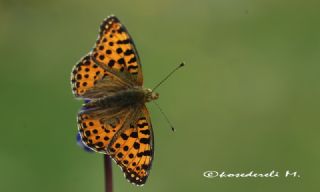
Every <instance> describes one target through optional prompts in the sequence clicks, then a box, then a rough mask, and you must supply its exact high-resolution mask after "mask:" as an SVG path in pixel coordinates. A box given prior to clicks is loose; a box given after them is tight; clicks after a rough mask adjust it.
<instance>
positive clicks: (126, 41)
mask: <svg viewBox="0 0 320 192" xmlns="http://www.w3.org/2000/svg"><path fill="white" fill-rule="evenodd" d="M91 55H92V58H93V60H95V61H96V62H97V63H98V64H99V65H100V66H101V67H103V68H104V69H107V70H108V71H110V72H112V73H114V74H115V75H116V76H118V77H120V78H122V79H123V80H124V81H126V82H128V83H129V84H132V85H140V86H141V85H142V84H143V77H142V70H141V65H140V60H139V56H138V52H137V50H136V48H135V45H134V43H133V40H132V38H131V37H130V35H129V33H128V31H127V29H126V28H125V27H124V25H122V24H121V23H120V21H119V19H118V18H116V17H115V16H110V17H108V18H107V19H106V20H104V22H103V23H102V24H101V26H100V35H99V37H98V39H97V42H96V45H95V47H94V48H93V51H92V53H91Z"/></svg>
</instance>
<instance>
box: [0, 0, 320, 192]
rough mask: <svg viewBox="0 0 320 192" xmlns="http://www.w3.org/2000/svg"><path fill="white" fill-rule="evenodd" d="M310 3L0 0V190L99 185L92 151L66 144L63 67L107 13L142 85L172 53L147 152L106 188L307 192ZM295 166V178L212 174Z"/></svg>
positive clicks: (313, 121) (315, 121)
mask: <svg viewBox="0 0 320 192" xmlns="http://www.w3.org/2000/svg"><path fill="white" fill-rule="evenodd" d="M319 7H320V2H319V1H316V0H314V1H312V0H306V1H302V0H301V1H295V0H268V1H267V0H265V1H254V0H240V1H239V0H215V1H213V0H198V1H185V0H174V1H173V0H157V1H155V0H135V1H126V0H113V1H110V0H93V1H85V0H69V1H65V0H47V1H41V0H0V59H1V64H0V71H1V76H0V86H1V94H0V98H1V110H0V116H1V139H0V191H4V192H6V191H25V192H28V191H46V192H56V191H61V192H64V191H67V192H69V191H77V192H81V191H103V188H104V184H103V163H102V155H100V154H89V153H86V152H84V151H82V150H81V149H80V148H79V147H78V146H77V145H76V141H75V136H76V133H77V127H76V113H77V111H78V110H79V108H80V106H81V103H82V102H81V101H77V100H75V99H74V98H73V95H72V93H71V88H70V82H69V79H70V72H71V69H72V67H73V65H74V64H75V63H76V62H77V61H78V60H79V59H80V58H81V57H82V56H84V55H85V54H86V53H87V52H88V51H89V50H90V49H91V47H92V46H93V44H94V42H95V40H96V38H97V35H98V28H99V25H100V23H101V22H102V20H103V19H104V18H105V17H107V16H108V15H111V14H115V15H116V16H118V17H119V19H120V20H121V21H122V22H123V23H124V24H125V25H126V27H127V28H128V30H129V32H130V33H131V35H132V36H133V38H134V40H135V43H136V46H137V48H138V51H139V54H140V57H141V60H142V66H143V72H144V79H145V86H146V87H153V86H154V85H155V84H156V83H158V82H159V81H160V80H161V79H162V78H163V77H164V76H165V75H166V74H168V72H169V71H171V70H172V69H173V68H174V67H175V66H176V65H178V64H179V63H180V62H181V61H185V62H186V64H187V65H186V67H185V68H183V69H182V70H181V71H178V72H177V73H176V74H175V75H174V76H173V77H172V78H171V79H170V80H169V81H167V82H166V83H165V84H163V85H162V86H161V87H160V88H159V89H158V92H160V100H159V104H160V105H161V106H162V108H163V109H164V111H165V112H166V113H167V115H168V116H169V118H170V119H171V121H172V122H173V123H174V125H175V127H176V129H177V131H176V132H175V133H172V132H171V130H170V127H169V126H168V124H167V123H166V121H165V119H164V118H163V116H162V115H161V113H160V112H159V110H158V109H157V108H156V107H155V105H154V104H152V103H151V104H148V106H149V109H150V111H151V114H152V120H153V126H154V131H155V150H156V151H155V159H154V164H153V168H152V170H151V174H150V177H149V180H148V182H147V184H146V185H145V186H144V187H142V188H141V187H135V186H133V185H131V184H129V183H128V182H127V181H126V180H125V179H124V177H123V174H122V172H121V171H120V169H119V168H118V167H117V166H116V165H115V164H113V167H114V168H113V173H114V189H115V190H114V191H115V192H117V191H132V192H135V191H227V192H228V191H262V192H264V191H265V192H267V191H268V192H269V191H273V192H275V191H319V189H320V185H319V175H318V174H319V173H320V166H319V162H320V153H319V146H320V140H319V135H320V131H319V128H320V126H319V125H320V121H319V112H320V100H319V96H320V86H319V80H320V76H319V72H320V65H319V61H320V54H319V53H320V23H319V18H320V11H319ZM207 170H216V171H220V172H222V171H226V172H230V173H238V172H249V171H251V170H253V171H255V172H270V171H272V170H276V171H279V172H280V173H281V175H283V173H284V171H286V170H291V171H298V173H299V174H300V175H301V177H300V178H284V177H283V176H282V177H281V178H240V179H239V178H238V179H235V178H224V179H219V178H214V179H208V178H205V177H204V176H203V172H204V171H207Z"/></svg>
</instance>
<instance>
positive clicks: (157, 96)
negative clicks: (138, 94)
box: [151, 92, 159, 100]
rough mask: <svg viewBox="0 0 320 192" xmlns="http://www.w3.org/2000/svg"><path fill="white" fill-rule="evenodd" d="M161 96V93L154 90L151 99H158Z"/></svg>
mask: <svg viewBox="0 0 320 192" xmlns="http://www.w3.org/2000/svg"><path fill="white" fill-rule="evenodd" d="M158 98H159V93H155V92H152V93H151V99H152V100H156V99H158Z"/></svg>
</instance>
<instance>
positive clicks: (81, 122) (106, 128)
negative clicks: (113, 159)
mask: <svg viewBox="0 0 320 192" xmlns="http://www.w3.org/2000/svg"><path fill="white" fill-rule="evenodd" d="M131 113H132V111H131V110H130V109H128V110H126V109H120V108H115V109H93V110H86V109H83V110H82V111H80V112H79V114H78V129H79V132H80V135H81V139H82V141H83V143H84V144H85V145H86V146H88V147H89V148H91V149H92V150H94V151H96V152H101V153H107V147H108V146H109V144H110V142H111V140H112V138H113V137H114V136H115V134H116V133H117V132H118V131H119V130H120V129H121V128H122V127H123V125H124V123H125V121H126V119H127V118H128V116H129V115H130V114H131Z"/></svg>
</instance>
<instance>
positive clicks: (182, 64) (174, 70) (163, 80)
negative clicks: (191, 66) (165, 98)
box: [152, 62, 184, 91]
mask: <svg viewBox="0 0 320 192" xmlns="http://www.w3.org/2000/svg"><path fill="white" fill-rule="evenodd" d="M183 66H184V62H182V63H181V64H180V65H179V66H178V67H176V68H175V69H173V70H172V71H171V73H169V74H168V75H167V76H166V77H165V78H164V79H162V81H160V82H159V83H158V84H157V85H156V86H155V87H154V88H153V89H152V91H154V90H156V89H157V88H158V87H159V86H160V85H161V84H162V83H163V82H165V81H166V80H167V79H168V78H169V77H170V76H171V75H172V74H173V73H174V72H176V71H177V70H178V69H180V68H181V67H183Z"/></svg>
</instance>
